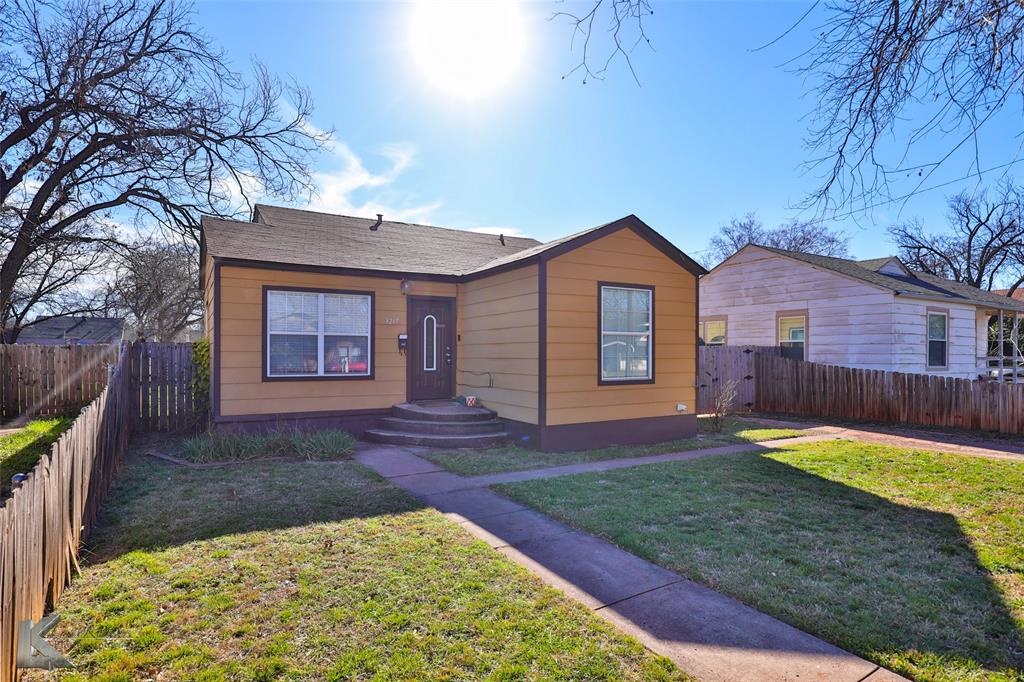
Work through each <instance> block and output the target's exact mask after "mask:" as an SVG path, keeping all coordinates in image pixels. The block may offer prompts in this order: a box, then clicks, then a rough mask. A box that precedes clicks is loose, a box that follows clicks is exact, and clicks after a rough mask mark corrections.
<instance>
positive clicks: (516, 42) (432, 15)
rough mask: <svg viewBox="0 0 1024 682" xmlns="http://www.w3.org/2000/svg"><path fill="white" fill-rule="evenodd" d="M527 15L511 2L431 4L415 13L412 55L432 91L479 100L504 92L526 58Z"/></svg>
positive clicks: (417, 7)
mask: <svg viewBox="0 0 1024 682" xmlns="http://www.w3.org/2000/svg"><path fill="white" fill-rule="evenodd" d="M523 23H524V21H523V15H522V12H521V10H520V8H519V6H518V4H517V3H515V2H511V1H508V0H494V1H488V0H478V1H477V2H447V1H441V2H433V1H431V0H420V1H419V2H417V3H416V4H415V6H414V7H413V10H412V17H411V22H410V31H409V38H410V40H409V43H410V51H411V53H412V57H413V60H414V62H415V63H416V67H417V69H418V71H419V72H420V75H421V76H422V77H423V78H424V79H425V81H426V82H427V83H428V84H429V85H430V86H431V87H433V88H435V89H437V90H441V91H442V92H444V93H446V94H448V95H450V96H454V97H459V98H463V99H480V98H483V97H486V96H488V95H492V94H495V93H497V92H498V91H500V90H502V89H503V88H506V87H507V86H508V85H509V84H510V83H511V82H512V81H513V79H514V78H515V77H516V75H517V74H518V72H519V71H520V69H521V67H522V63H523V60H524V58H525V55H526V45H525V42H526V40H525V29H524V26H523Z"/></svg>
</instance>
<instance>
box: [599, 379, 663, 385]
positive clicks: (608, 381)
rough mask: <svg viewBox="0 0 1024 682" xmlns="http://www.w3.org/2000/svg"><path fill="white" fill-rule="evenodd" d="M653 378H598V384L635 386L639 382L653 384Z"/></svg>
mask: <svg viewBox="0 0 1024 682" xmlns="http://www.w3.org/2000/svg"><path fill="white" fill-rule="evenodd" d="M653 383H654V378H653V377H652V378H650V379H598V380H597V385H598V386H636V385H639V384H653Z"/></svg>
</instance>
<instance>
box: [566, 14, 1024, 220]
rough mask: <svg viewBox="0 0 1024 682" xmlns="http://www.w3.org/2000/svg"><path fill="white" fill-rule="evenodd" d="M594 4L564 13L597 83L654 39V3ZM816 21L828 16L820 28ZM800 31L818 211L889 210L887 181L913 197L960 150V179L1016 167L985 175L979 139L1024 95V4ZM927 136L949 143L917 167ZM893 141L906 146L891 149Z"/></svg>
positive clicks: (840, 17)
mask: <svg viewBox="0 0 1024 682" xmlns="http://www.w3.org/2000/svg"><path fill="white" fill-rule="evenodd" d="M587 8H588V11H587V12H584V13H567V12H561V13H558V14H556V17H568V18H569V19H570V25H571V27H572V38H573V45H574V46H575V45H582V48H583V49H582V63H581V64H579V65H578V66H576V68H575V69H573V71H574V72H576V71H582V72H583V73H584V75H585V77H600V76H601V75H603V74H604V72H605V71H606V70H607V68H608V63H609V62H610V61H611V60H613V59H615V58H625V59H626V61H627V63H629V54H630V52H631V48H632V47H633V46H635V45H636V44H637V43H638V42H646V40H647V36H646V25H645V20H647V21H649V20H650V15H651V14H652V12H651V7H650V5H649V4H648V2H646V0H591V2H590V3H589V4H588V5H587ZM812 16H814V17H817V16H823V19H822V20H821V21H820V23H819V24H818V25H814V26H812V25H810V21H811V19H810V17H812ZM799 28H803V29H805V30H807V31H808V32H810V33H812V35H814V36H815V42H814V44H813V45H812V47H811V48H810V49H808V50H807V51H805V52H803V53H802V54H800V55H797V56H795V57H794V60H793V61H794V62H796V63H801V61H802V66H800V67H798V70H799V71H800V72H801V73H802V75H804V76H806V77H807V81H808V82H809V83H811V84H812V86H811V87H812V94H813V95H814V98H813V101H814V102H815V108H814V111H813V112H812V118H811V121H812V122H811V125H810V130H809V133H808V136H807V143H808V147H809V156H810V158H809V161H808V165H810V166H811V167H812V168H816V169H818V170H820V171H821V172H822V178H821V184H820V185H819V187H818V188H817V190H815V191H814V192H812V194H811V196H810V197H809V199H808V202H807V203H808V205H815V206H816V207H817V209H818V210H819V211H820V213H821V215H827V214H828V213H829V211H830V210H834V209H836V208H839V207H848V208H850V209H851V210H857V209H862V208H867V207H871V206H874V205H876V203H879V201H878V200H879V199H882V201H881V203H887V200H893V199H891V198H890V197H889V192H888V190H889V182H890V180H895V179H906V178H908V177H909V178H912V179H914V180H915V181H916V187H915V188H914V189H913V190H912V191H910V192H907V193H905V194H903V195H901V196H900V197H896V198H895V199H902V198H907V197H908V196H910V195H912V194H913V193H915V192H916V191H918V190H920V189H922V184H923V183H924V182H925V181H926V180H927V178H928V177H929V175H930V174H931V172H932V171H934V170H935V169H936V168H938V167H939V166H940V165H942V164H943V163H945V162H946V161H947V160H948V159H949V158H950V156H952V155H953V154H954V153H955V152H957V150H960V149H966V150H967V151H968V152H970V151H973V152H974V159H973V161H972V162H971V163H970V164H968V167H965V168H963V169H962V172H963V174H964V178H963V179H967V178H968V177H970V176H971V175H978V176H980V174H981V173H982V172H986V171H989V170H999V169H1001V168H1005V167H1007V166H1009V165H1010V164H1012V163H1015V162H1016V161H1017V160H1019V156H1015V157H1014V159H1013V160H1012V161H1009V162H1006V163H1002V164H1000V165H997V166H993V167H988V168H983V167H982V162H981V159H980V158H979V151H978V148H979V144H978V140H979V135H980V134H981V133H982V131H983V130H984V128H985V126H986V124H988V123H989V121H990V120H991V119H992V118H993V117H994V116H996V115H997V114H998V113H999V112H1000V111H1003V110H1004V109H1005V107H1006V105H1007V104H1008V103H1011V102H1014V101H1015V102H1017V103H1018V106H1019V104H1020V103H1021V102H1022V100H1024V97H1022V95H1024V3H1021V2H1019V0H960V1H958V2H947V1H944V0H939V1H935V0H848V1H842V2H838V1H831V2H821V3H818V2H816V3H814V5H813V6H812V7H811V9H809V10H807V12H805V13H804V14H803V15H802V16H801V17H800V18H799V20H798V21H797V23H796V24H795V25H793V26H791V27H790V28H789V29H788V30H787V31H786V33H789V32H790V31H793V30H795V29H799ZM783 35H785V34H783ZM609 37H610V40H611V42H610V44H608V43H607V42H606V40H605V39H607V38H609ZM781 37H782V36H779V37H777V38H776V40H778V38H781ZM773 42H774V41H773ZM629 66H630V69H631V70H632V64H631V63H629ZM634 76H635V74H634ZM929 136H932V137H934V138H941V140H943V141H942V142H940V143H939V151H938V152H937V153H936V156H935V157H934V158H929V159H927V160H923V159H922V160H915V161H908V159H910V158H912V157H911V153H912V151H913V150H914V148H915V147H916V146H918V145H919V144H920V143H921V142H922V140H924V139H925V138H926V137H929ZM889 139H894V140H896V145H898V146H902V147H903V148H896V149H887V150H884V151H883V150H882V149H881V147H882V146H883V145H882V143H883V141H885V140H889ZM1005 142H1006V147H1007V148H1009V145H1010V144H1012V142H1011V141H1010V140H1009V139H1007V140H1005ZM885 151H891V152H892V153H891V154H886V153H885ZM1001 161H1005V159H1001Z"/></svg>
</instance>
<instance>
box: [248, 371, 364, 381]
mask: <svg viewBox="0 0 1024 682" xmlns="http://www.w3.org/2000/svg"><path fill="white" fill-rule="evenodd" d="M367 379H373V373H372V372H371V373H370V374H338V375H328V374H325V375H323V376H320V375H316V376H308V375H301V374H297V375H295V376H267V375H265V374H264V375H263V377H262V380H263V381H264V382H267V381H359V380H363V381H365V380H367Z"/></svg>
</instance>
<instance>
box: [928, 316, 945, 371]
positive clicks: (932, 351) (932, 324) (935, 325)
mask: <svg viewBox="0 0 1024 682" xmlns="http://www.w3.org/2000/svg"><path fill="white" fill-rule="evenodd" d="M948 336H949V315H948V314H946V313H940V312H929V313H928V367H930V368H933V369H935V368H944V367H947V366H948V364H949V360H948V358H949V342H948Z"/></svg>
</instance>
